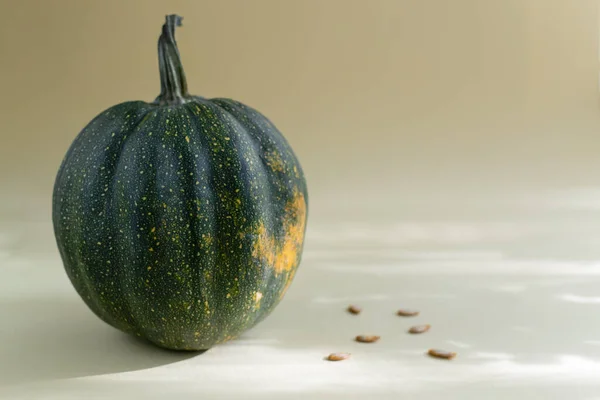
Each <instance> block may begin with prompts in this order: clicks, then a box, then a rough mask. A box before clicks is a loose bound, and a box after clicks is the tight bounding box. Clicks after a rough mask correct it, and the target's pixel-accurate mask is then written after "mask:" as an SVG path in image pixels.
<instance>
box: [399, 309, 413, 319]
mask: <svg viewBox="0 0 600 400" xmlns="http://www.w3.org/2000/svg"><path fill="white" fill-rule="evenodd" d="M396 315H399V316H401V317H416V316H417V315H419V312H418V311H417V310H407V309H400V310H398V312H397V313H396Z"/></svg>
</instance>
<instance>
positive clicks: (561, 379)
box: [0, 189, 600, 400]
mask: <svg viewBox="0 0 600 400" xmlns="http://www.w3.org/2000/svg"><path fill="white" fill-rule="evenodd" d="M457 198H459V197H457ZM437 200H439V199H437ZM437 200H436V199H432V200H431V201H430V203H431V202H432V201H437ZM497 200H498V199H497ZM458 203H460V201H457V204H458ZM401 207H402V204H400V205H399V208H401ZM13 208H14V209H15V210H16V211H15V212H14V213H10V212H8V211H6V208H5V209H4V214H2V215H0V217H2V221H3V224H2V227H1V228H0V229H1V230H0V263H1V268H2V270H1V279H0V398H7V399H61V400H65V399H136V398H143V399H147V400H150V399H166V398H172V399H212V398H219V399H220V398H223V399H259V398H260V399H263V400H266V399H300V398H302V399H425V400H427V399H447V400H449V399H490V400H491V399H527V400H534V399H582V400H593V399H600V262H599V261H600V195H599V194H598V192H596V191H590V190H587V189H585V190H579V189H576V190H571V191H569V190H567V191H564V192H557V193H553V192H551V191H546V192H542V191H540V192H538V193H535V194H532V195H531V194H530V195H527V196H516V195H515V196H513V197H505V198H503V199H500V200H498V201H497V202H496V203H494V202H490V200H485V201H483V200H482V201H481V202H480V203H476V202H475V203H472V204H465V203H463V204H462V207H461V208H457V211H456V212H453V211H452V210H450V211H448V210H446V211H439V210H438V212H429V211H428V209H427V207H425V206H423V207H420V206H419V202H414V203H413V204H412V211H407V212H406V213H405V214H402V213H400V214H399V215H397V216H395V217H393V218H392V217H390V218H385V217H381V216H377V215H376V213H373V215H371V214H368V213H365V214H364V215H360V214H353V213H350V212H348V213H347V214H348V215H347V217H346V218H341V217H339V215H337V216H332V217H330V218H325V217H323V218H320V217H319V216H318V215H319V211H316V212H315V214H314V215H312V216H311V218H312V219H311V220H310V222H309V231H308V238H307V244H306V250H305V254H304V259H303V262H302V265H301V268H300V270H299V273H298V275H297V278H296V280H295V282H294V284H293V285H292V286H291V289H290V291H289V292H288V295H287V296H286V297H285V300H284V301H283V302H282V303H281V304H280V306H279V307H278V308H277V309H276V310H275V312H274V313H273V314H272V315H271V316H270V317H269V318H267V319H266V320H265V321H264V322H262V323H261V324H259V325H258V326H257V327H256V328H255V329H253V330H252V331H250V332H247V333H246V334H245V335H243V337H242V338H240V339H238V340H235V341H233V342H230V343H227V344H224V345H221V346H218V347H216V348H214V349H211V350H210V351H208V352H206V353H204V354H201V355H194V354H189V353H174V352H166V351H163V350H160V349H157V348H154V347H152V346H149V345H146V344H144V343H142V342H139V341H137V340H135V339H132V338H129V337H128V336H127V335H124V334H121V333H120V332H118V331H116V330H114V329H113V328H111V327H109V326H107V325H105V324H104V323H102V322H101V321H99V320H98V319H97V318H96V317H95V316H94V315H92V313H91V312H90V311H89V310H88V309H87V308H86V307H85V306H84V304H83V302H82V301H81V300H80V299H79V298H78V297H77V295H76V294H75V292H74V290H73V289H72V287H71V285H70V283H69V282H68V280H67V278H66V275H65V274H64V272H63V269H62V264H61V262H60V259H59V256H58V253H57V251H56V249H55V246H54V239H53V236H52V227H51V224H50V222H49V219H48V218H49V214H48V212H47V209H44V210H43V212H40V213H39V216H33V217H32V216H27V215H25V213H24V214H23V215H19V205H18V203H14V204H13ZM26 208H27V207H26V206H23V207H22V210H25V209H26ZM407 208H410V207H408V206H407ZM450 209H451V207H450ZM23 212H24V211H23ZM46 214H48V215H46ZM320 214H321V215H327V212H326V211H321V212H320ZM315 215H317V216H315ZM349 304H358V305H360V306H362V307H363V309H364V311H363V313H362V314H361V315H359V316H352V315H349V314H348V313H346V312H345V311H344V310H345V308H346V307H347V306H348V305H349ZM401 307H407V308H415V309H418V310H420V311H421V315H420V316H418V317H415V318H400V317H397V316H395V311H396V310H397V309H398V308H401ZM421 323H429V324H431V325H432V328H431V331H430V332H428V333H426V334H423V335H408V334H407V333H406V330H407V329H408V328H409V327H410V326H411V325H413V324H421ZM363 333H365V334H377V335H380V336H381V340H380V341H379V342H378V343H375V344H360V343H355V342H353V340H352V339H353V337H354V336H355V335H357V334H363ZM431 347H434V348H441V349H445V350H450V351H456V352H457V353H458V356H457V358H456V359H454V360H452V361H446V360H436V359H432V358H430V357H427V356H426V355H425V352H426V350H427V349H428V348H431ZM330 352H350V353H352V358H351V359H350V360H347V361H344V362H337V363H332V362H327V361H324V360H323V357H325V356H326V355H327V354H329V353H330Z"/></svg>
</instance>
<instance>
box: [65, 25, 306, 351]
mask: <svg viewBox="0 0 600 400" xmlns="http://www.w3.org/2000/svg"><path fill="white" fill-rule="evenodd" d="M179 25H181V17H179V16H176V15H169V16H167V18H166V23H165V24H164V25H163V28H162V34H161V35H160V38H159V40H158V53H159V69H160V78H161V93H160V95H159V96H158V97H157V98H156V99H155V100H154V101H153V102H144V101H130V102H125V103H121V104H118V105H116V106H113V107H111V108H109V109H107V110H105V111H104V112H102V113H100V114H99V115H98V116H96V117H95V118H94V119H93V120H92V121H91V122H90V123H89V124H88V125H87V126H86V127H85V128H84V129H83V130H82V131H81V132H80V133H79V135H78V136H77V137H76V138H75V140H74V141H73V143H72V144H71V147H70V148H69V150H68V152H67V154H66V156H65V158H64V159H63V161H62V164H61V166H60V169H59V171H58V174H57V177H56V181H55V186H54V193H53V225H54V233H55V236H56V241H57V246H58V249H59V252H60V256H61V258H62V261H63V264H64V267H65V270H66V273H67V275H68V277H69V279H70V281H71V282H72V284H73V286H74V288H75V290H76V291H77V293H78V294H79V295H80V296H81V298H82V299H83V301H84V302H85V303H86V304H87V306H88V307H89V308H90V309H91V310H92V311H93V312H94V313H95V314H96V315H97V316H98V317H99V318H100V319H102V320H103V321H105V322H106V323H108V324H110V325H112V326H113V327H115V328H117V329H119V330H121V331H124V332H127V333H130V334H132V335H136V336H139V337H142V338H145V339H147V340H149V341H150V342H152V343H154V344H156V345H158V346H160V347H164V348H168V349H176V350H204V349H208V348H210V347H212V346H214V345H215V344H218V343H221V342H224V341H227V340H229V339H232V338H235V337H237V336H239V335H240V334H241V333H242V332H244V331H245V330H247V329H249V328H250V327H252V326H254V325H255V324H256V323H258V322H259V321H261V320H263V319H264V318H265V317H266V316H267V315H269V313H271V312H272V311H273V309H274V307H275V306H276V305H277V304H278V303H279V302H280V300H281V299H282V297H283V296H284V294H285V292H286V290H287V289H288V287H289V286H290V284H291V282H292V280H293V278H294V275H295V273H296V270H297V268H298V265H299V263H300V259H301V254H302V250H303V244H304V235H305V230H306V220H307V207H308V205H307V201H308V194H307V187H306V181H305V178H304V175H303V172H302V168H301V166H300V164H299V162H298V159H297V158H296V156H295V154H294V152H293V151H292V149H291V148H290V146H289V144H288V143H287V141H286V140H285V139H284V137H283V136H282V135H281V133H280V132H279V131H278V129H277V128H276V127H275V126H274V125H273V123H271V122H270V121H269V120H268V119H267V118H266V117H264V116H263V115H262V114H261V113H259V112H258V111H256V110H255V109H253V108H251V107H248V106H246V105H244V104H242V103H240V102H237V101H234V100H230V99H225V98H214V99H206V98H203V97H198V96H193V95H190V94H189V93H188V90H187V84H186V78H185V74H184V71H183V68H182V64H181V60H180V55H179V50H178V48H177V43H176V41H175V37H174V33H175V27H176V26H179Z"/></svg>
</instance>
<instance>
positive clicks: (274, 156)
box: [265, 151, 285, 172]
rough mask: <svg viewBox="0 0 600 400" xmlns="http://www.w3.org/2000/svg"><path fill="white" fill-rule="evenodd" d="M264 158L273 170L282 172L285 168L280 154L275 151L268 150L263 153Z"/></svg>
mask: <svg viewBox="0 0 600 400" xmlns="http://www.w3.org/2000/svg"><path fill="white" fill-rule="evenodd" d="M265 159H266V160H267V165H268V166H269V167H270V168H271V170H273V171H274V172H283V171H284V170H285V163H284V162H283V159H282V158H281V154H279V153H278V152H276V151H270V152H268V153H266V154H265Z"/></svg>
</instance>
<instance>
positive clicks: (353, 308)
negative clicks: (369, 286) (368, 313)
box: [348, 305, 362, 315]
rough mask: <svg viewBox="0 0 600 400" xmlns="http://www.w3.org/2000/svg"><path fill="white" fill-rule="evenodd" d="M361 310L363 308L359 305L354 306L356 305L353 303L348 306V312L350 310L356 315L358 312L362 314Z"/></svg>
mask: <svg viewBox="0 0 600 400" xmlns="http://www.w3.org/2000/svg"><path fill="white" fill-rule="evenodd" d="M361 311H362V308H360V307H359V306H354V305H352V306H349V307H348V312H349V313H350V314H355V315H356V314H360V313H361Z"/></svg>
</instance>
